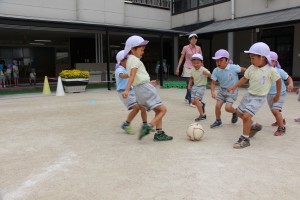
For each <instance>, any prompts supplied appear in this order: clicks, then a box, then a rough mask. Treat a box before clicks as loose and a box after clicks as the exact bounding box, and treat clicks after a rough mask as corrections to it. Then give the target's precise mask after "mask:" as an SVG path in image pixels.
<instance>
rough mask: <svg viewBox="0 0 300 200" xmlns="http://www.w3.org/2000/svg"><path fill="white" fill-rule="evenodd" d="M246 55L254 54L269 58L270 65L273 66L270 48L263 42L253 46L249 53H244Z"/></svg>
mask: <svg viewBox="0 0 300 200" xmlns="http://www.w3.org/2000/svg"><path fill="white" fill-rule="evenodd" d="M244 52H245V53H252V54H256V55H260V56H264V57H266V58H267V60H268V63H269V65H271V58H270V52H271V51H270V47H269V46H268V45H267V44H266V43H263V42H257V43H255V44H253V45H252V46H251V47H250V49H249V50H248V51H244Z"/></svg>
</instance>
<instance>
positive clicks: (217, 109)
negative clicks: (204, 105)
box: [215, 101, 223, 119]
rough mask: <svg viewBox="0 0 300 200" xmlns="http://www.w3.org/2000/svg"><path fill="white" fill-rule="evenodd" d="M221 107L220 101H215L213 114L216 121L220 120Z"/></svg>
mask: <svg viewBox="0 0 300 200" xmlns="http://www.w3.org/2000/svg"><path fill="white" fill-rule="evenodd" d="M222 106H223V102H222V101H217V103H216V107H215V114H216V119H221V108H222Z"/></svg>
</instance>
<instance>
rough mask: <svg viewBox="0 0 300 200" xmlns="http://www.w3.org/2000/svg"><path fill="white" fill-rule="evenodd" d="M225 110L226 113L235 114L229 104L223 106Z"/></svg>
mask: <svg viewBox="0 0 300 200" xmlns="http://www.w3.org/2000/svg"><path fill="white" fill-rule="evenodd" d="M225 110H226V112H229V113H236V110H235V109H234V108H233V107H232V105H231V104H228V103H227V104H226V105H225Z"/></svg>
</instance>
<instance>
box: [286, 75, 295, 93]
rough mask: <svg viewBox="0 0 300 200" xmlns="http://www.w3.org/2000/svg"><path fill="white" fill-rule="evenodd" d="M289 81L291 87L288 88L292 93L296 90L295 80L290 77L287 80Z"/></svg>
mask: <svg viewBox="0 0 300 200" xmlns="http://www.w3.org/2000/svg"><path fill="white" fill-rule="evenodd" d="M287 81H288V83H289V85H288V87H287V91H288V92H291V91H293V88H294V82H293V79H292V77H290V76H289V77H288V78H287Z"/></svg>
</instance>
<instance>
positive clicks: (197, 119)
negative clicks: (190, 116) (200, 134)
mask: <svg viewBox="0 0 300 200" xmlns="http://www.w3.org/2000/svg"><path fill="white" fill-rule="evenodd" d="M202 120H206V115H200V116H199V117H197V118H196V119H195V122H199V121H202Z"/></svg>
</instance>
